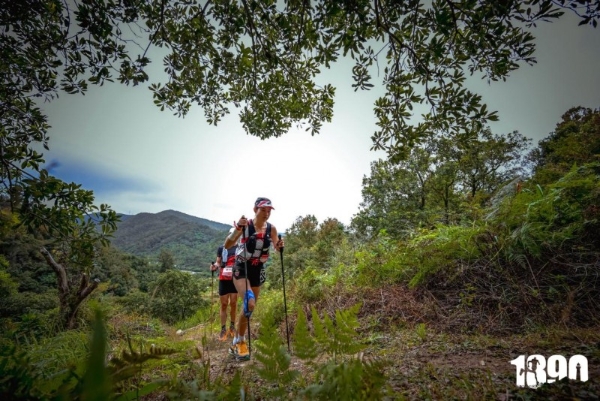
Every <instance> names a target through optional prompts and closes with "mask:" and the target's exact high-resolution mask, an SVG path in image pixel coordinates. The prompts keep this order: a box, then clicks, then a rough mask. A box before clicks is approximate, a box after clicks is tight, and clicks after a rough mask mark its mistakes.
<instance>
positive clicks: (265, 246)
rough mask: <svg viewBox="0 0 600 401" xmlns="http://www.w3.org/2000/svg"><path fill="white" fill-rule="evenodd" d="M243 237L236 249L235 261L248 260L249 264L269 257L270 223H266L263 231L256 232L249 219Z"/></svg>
mask: <svg viewBox="0 0 600 401" xmlns="http://www.w3.org/2000/svg"><path fill="white" fill-rule="evenodd" d="M245 230H246V232H245V235H244V236H245V238H244V236H242V238H241V239H240V242H239V244H238V247H237V250H236V252H235V253H236V262H237V263H244V262H245V261H248V262H250V265H251V266H256V265H260V264H263V263H265V262H266V261H267V259H269V248H270V247H271V223H267V229H266V230H265V233H264V234H263V233H257V232H256V229H255V228H254V222H253V221H252V220H250V221H249V222H248V225H247V226H246V228H245Z"/></svg>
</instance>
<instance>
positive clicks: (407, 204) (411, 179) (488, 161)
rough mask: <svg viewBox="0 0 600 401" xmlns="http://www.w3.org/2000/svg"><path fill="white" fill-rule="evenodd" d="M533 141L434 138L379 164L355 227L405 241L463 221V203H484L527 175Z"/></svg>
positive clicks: (514, 136) (480, 135)
mask: <svg viewBox="0 0 600 401" xmlns="http://www.w3.org/2000/svg"><path fill="white" fill-rule="evenodd" d="M529 143H530V140H529V139H527V138H525V137H524V136H522V135H521V134H519V133H518V132H513V133H510V134H508V135H506V136H501V135H494V134H492V132H491V130H490V129H489V128H487V129H484V130H483V131H480V132H475V133H473V132H469V133H468V134H461V135H453V136H450V137H446V136H444V135H437V134H432V135H428V136H427V137H426V138H425V139H424V141H423V143H422V144H421V145H419V146H416V147H414V148H413V149H411V151H410V152H409V155H408V157H407V158H405V159H404V160H399V161H394V159H395V158H394V157H390V158H389V159H388V160H385V161H384V160H378V161H376V162H373V163H372V164H371V175H370V176H369V177H365V178H363V189H362V196H363V202H362V203H361V205H360V210H359V212H358V213H357V214H356V215H355V216H354V217H353V219H352V227H353V228H354V230H355V231H356V232H358V233H363V234H365V235H366V236H367V237H371V236H373V235H375V234H377V233H378V232H379V231H380V230H382V229H385V230H386V231H387V232H388V234H389V235H391V236H392V237H396V238H397V237H402V236H404V235H406V233H407V232H410V231H411V230H413V229H414V228H417V227H422V226H426V227H427V226H431V225H433V224H435V223H436V222H441V223H444V224H454V223H456V222H458V221H460V220H461V216H460V213H462V211H461V206H460V205H461V202H463V201H464V200H465V199H467V200H469V199H470V200H471V201H472V199H473V197H474V195H475V194H476V193H481V194H482V199H485V198H486V196H489V195H490V194H491V193H493V192H494V191H495V190H496V189H498V187H499V186H500V185H501V184H503V183H504V182H505V181H506V180H508V179H511V178H513V176H514V175H515V174H517V173H518V172H520V171H522V167H521V163H520V161H521V159H522V158H523V156H524V155H525V151H526V150H527V147H528V145H529Z"/></svg>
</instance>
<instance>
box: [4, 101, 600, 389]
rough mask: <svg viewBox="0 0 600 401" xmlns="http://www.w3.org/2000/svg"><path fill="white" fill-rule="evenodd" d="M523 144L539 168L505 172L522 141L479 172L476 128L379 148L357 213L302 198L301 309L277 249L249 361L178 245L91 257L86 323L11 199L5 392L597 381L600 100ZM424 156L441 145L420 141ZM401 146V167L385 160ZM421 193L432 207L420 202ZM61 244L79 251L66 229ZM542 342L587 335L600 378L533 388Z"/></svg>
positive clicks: (576, 385)
mask: <svg viewBox="0 0 600 401" xmlns="http://www.w3.org/2000/svg"><path fill="white" fill-rule="evenodd" d="M513 138H517V136H513ZM471 143H473V144H474V146H483V145H485V147H487V148H488V149H492V148H494V146H499V147H505V146H516V147H520V146H521V145H522V144H523V143H522V142H520V141H516V142H513V143H512V145H507V143H506V142H503V141H502V140H501V138H500V137H495V136H492V135H489V133H484V134H482V135H481V136H479V139H478V140H475V141H471ZM519 143H521V145H519ZM582 143H583V144H585V146H582V145H581V144H582ZM438 144H441V145H443V146H446V145H444V144H443V143H442V142H438ZM520 149H521V151H520V152H516V153H515V154H514V157H515V158H516V157H519V158H522V159H524V160H529V162H530V163H531V170H530V173H527V171H525V170H520V171H517V170H514V171H513V173H511V174H508V175H507V176H502V175H501V173H502V172H503V171H506V170H507V169H506V168H505V167H506V166H507V165H510V162H511V161H512V160H513V159H509V160H505V161H504V162H502V163H500V165H499V168H497V169H488V170H487V171H488V173H487V174H484V175H480V176H478V177H475V176H474V175H473V174H468V172H473V171H474V170H473V169H472V166H473V163H482V164H481V165H480V166H479V169H478V170H479V171H483V170H485V166H490V163H492V162H494V158H493V157H492V156H490V155H491V154H488V155H487V157H486V158H485V159H482V160H479V161H477V160H475V159H474V155H475V154H477V155H481V154H482V152H481V151H478V152H476V153H473V152H472V151H470V149H469V147H468V146H466V145H465V148H460V147H455V148H454V151H453V152H449V151H448V150H450V148H444V149H442V148H439V149H438V151H437V152H435V153H429V156H427V157H429V159H421V161H423V160H428V163H420V164H419V163H413V164H402V163H399V162H392V161H386V162H384V161H378V162H375V163H374V164H373V171H372V174H371V176H370V177H366V178H365V180H364V185H363V199H364V202H363V204H362V205H361V208H360V210H359V212H358V213H357V215H356V216H355V218H354V219H353V222H352V225H351V226H350V227H345V226H344V225H343V224H341V223H340V222H339V221H337V220H336V219H334V218H330V219H326V220H325V221H322V222H319V221H318V220H317V219H316V218H315V217H314V216H310V215H309V216H300V217H298V219H297V220H296V222H295V223H294V224H293V225H292V227H290V229H289V230H287V236H286V248H285V252H284V254H283V256H284V260H283V265H284V270H285V275H286V276H285V278H286V290H287V298H286V301H287V302H286V304H287V312H288V314H287V318H286V315H285V310H284V306H283V302H282V297H283V288H282V283H283V280H282V276H281V269H280V266H281V263H282V261H281V259H280V256H279V255H273V260H272V262H271V264H270V267H269V268H268V269H267V272H268V280H267V283H266V284H265V286H264V287H263V290H262V291H261V300H260V302H259V307H258V309H257V311H256V313H255V315H254V317H253V319H252V331H253V333H254V335H255V336H256V337H254V338H253V340H252V350H253V351H252V352H253V358H252V360H251V361H250V362H246V363H238V362H234V361H232V360H231V359H229V358H228V357H227V355H226V354H227V350H226V344H223V343H219V342H218V341H216V339H215V335H216V326H217V321H218V319H217V315H216V309H217V306H216V304H215V301H216V297H215V296H214V292H215V283H214V281H211V279H210V278H208V277H205V278H201V277H198V276H192V275H189V274H188V273H184V272H181V271H178V270H176V269H174V263H173V259H172V257H173V256H175V255H176V254H175V253H173V254H169V253H161V254H159V263H158V264H156V263H150V262H149V260H147V259H146V258H142V257H138V256H134V255H130V254H125V253H122V252H120V251H117V250H116V249H114V248H112V247H104V248H98V253H97V254H96V257H95V263H94V266H93V268H92V269H90V270H89V273H88V274H89V275H90V276H89V277H92V278H97V279H98V284H97V287H96V289H95V291H93V293H92V294H91V295H90V297H89V300H87V301H86V302H83V303H82V304H81V306H80V308H79V313H78V314H77V315H76V316H77V319H76V320H75V323H76V326H75V328H73V329H71V330H65V326H64V323H63V322H64V320H62V318H61V316H62V314H61V311H62V308H63V306H62V304H61V302H62V301H60V300H61V298H60V296H57V295H59V294H57V291H56V279H55V278H53V275H54V273H53V272H52V270H51V269H49V266H48V259H47V258H46V259H45V258H44V257H42V255H40V252H39V246H40V245H43V244H44V242H45V241H47V240H44V239H43V238H38V237H35V236H32V235H31V234H30V233H27V232H26V230H24V227H23V226H20V225H19V224H18V216H16V215H14V214H11V213H10V212H8V211H7V210H4V211H3V213H2V215H1V217H2V219H1V220H0V221H1V222H2V225H1V226H0V228H1V230H0V233H2V243H1V244H0V245H1V246H0V251H1V252H2V253H1V255H2V258H1V259H0V261H1V262H2V270H0V294H1V295H2V300H3V302H2V306H1V307H0V324H1V325H2V336H1V337H0V351H1V356H0V362H1V363H0V369H1V371H0V373H1V375H0V377H2V380H0V395H1V396H2V399H59V398H60V399H89V397H90V394H102V396H99V397H98V398H97V399H103V400H105V399H106V400H108V399H147V400H153V399H165V398H166V399H173V400H178V399H215V400H216V399H255V400H259V399H336V400H355V399H363V400H372V399H477V400H479V399H489V400H506V399H534V400H535V399H539V400H546V399H556V400H562V399H573V398H576V399H595V398H594V396H595V395H597V394H598V393H599V392H600V381H599V379H600V369H598V366H600V364H599V362H600V347H599V346H598V344H600V335H599V334H598V333H599V330H598V328H599V327H600V305H599V302H600V301H599V300H600V285H599V283H600V280H599V278H600V236H599V235H598V233H599V232H600V207H599V205H600V162H599V161H598V156H599V155H600V112H599V111H594V110H589V109H583V108H575V109H571V110H569V111H568V112H567V113H565V115H564V116H563V120H562V121H561V122H560V123H559V124H557V126H556V129H555V131H554V132H553V133H551V134H550V135H549V136H548V137H547V138H545V139H544V140H543V141H541V142H540V144H539V145H538V147H536V148H535V149H533V150H532V151H529V152H528V153H525V150H526V148H525V147H522V148H520ZM584 151H585V152H584ZM586 152H587V153H586ZM498 154H506V152H505V151H502V152H499V153H498ZM432 155H434V156H432ZM417 156H418V157H419V158H423V157H425V155H424V154H422V153H419V152H418V150H417V151H416V152H415V157H417ZM382 163H388V164H389V166H390V167H393V169H381V168H380V166H381V165H382ZM492 164H493V163H492ZM494 165H495V164H494ZM419 166H420V167H419ZM469 166H471V167H469ZM418 168H423V169H425V168H426V170H427V172H428V174H429V175H428V180H427V181H424V182H420V183H419V182H418V181H415V182H413V184H414V185H409V184H410V180H411V179H414V177H418V176H419V175H421V176H423V174H422V171H419V170H417V169H418ZM423 171H424V170H423ZM515 174H521V175H519V176H516V178H515ZM527 174H529V175H527ZM494 177H496V178H494ZM498 177H501V178H498ZM392 182H395V184H394V185H391V183H392ZM467 182H470V183H472V184H473V183H475V184H477V183H479V184H477V185H466V183H467ZM448 183H452V185H448ZM482 183H484V184H485V185H484V184H482ZM419 185H420V186H419ZM415 188H416V189H418V191H416V190H415ZM473 188H475V191H474V192H473ZM440 189H443V190H440ZM413 201H416V203H414V204H415V205H417V207H415V208H410V207H409V206H410V202H413ZM390 202H391V203H390ZM390 205H393V207H390ZM398 210H405V211H406V213H397V211H398ZM409 212H410V213H409ZM149 217H150V216H149V215H145V214H142V215H141V216H140V218H139V219H138V220H139V221H138V222H136V221H135V217H131V218H129V219H127V220H126V222H128V221H133V223H134V224H133V225H132V227H138V228H141V227H144V228H143V230H148V229H149V228H151V227H161V224H164V226H163V227H166V226H168V224H169V223H168V221H170V219H172V218H173V217H177V218H178V219H179V217H180V214H179V213H177V212H172V211H167V212H163V213H159V214H157V215H156V216H154V217H158V218H157V219H150V218H149ZM179 220H181V219H179ZM191 220H193V219H191ZM187 223H189V224H194V223H193V221H189V222H187ZM391 223H394V224H391ZM179 224H181V225H183V224H184V223H183V222H181V221H180V222H179ZM143 230H142V231H143ZM204 230H205V232H210V231H208V230H213V229H212V228H206V229H204ZM165 238H181V237H177V235H176V234H173V236H169V235H166V236H165ZM199 244H200V242H198V245H199ZM46 246H48V245H46ZM51 256H52V258H53V259H52V260H54V261H55V262H56V263H62V264H67V263H73V261H72V260H70V259H68V254H61V250H60V248H57V247H54V248H52V252H51ZM59 271H60V270H59ZM84 277H85V276H84ZM59 301H60V302H59ZM286 325H289V327H286ZM288 328H289V332H290V335H291V338H290V349H289V350H288V348H287V344H286V340H287V339H286V336H287V333H288ZM178 329H179V330H181V332H180V333H182V334H183V335H182V336H179V335H177V334H175V331H176V330H178ZM90 330H91V332H92V333H93V339H92V340H91V343H90V342H88V336H87V333H89V332H90ZM290 351H291V352H290ZM532 354H539V355H542V356H545V357H546V358H548V357H549V356H551V355H564V356H565V357H566V358H569V357H570V356H572V355H583V356H584V357H585V358H587V361H588V367H587V368H586V369H587V373H588V374H589V380H587V381H585V382H584V381H582V380H578V379H576V380H567V379H566V378H565V379H564V380H561V381H560V382H555V383H547V384H544V385H543V386H542V387H540V388H537V389H534V388H527V387H525V388H519V387H517V386H516V384H515V383H516V379H517V376H518V374H519V371H518V369H516V367H515V365H513V364H511V362H512V361H515V360H518V358H519V357H520V355H532ZM103 361H108V363H107V364H106V365H105V364H104V363H103ZM515 363H516V362H515ZM536 378H537V376H536ZM579 378H581V377H579ZM528 380H529V379H528ZM530 387H534V385H533V384H531V385H530Z"/></svg>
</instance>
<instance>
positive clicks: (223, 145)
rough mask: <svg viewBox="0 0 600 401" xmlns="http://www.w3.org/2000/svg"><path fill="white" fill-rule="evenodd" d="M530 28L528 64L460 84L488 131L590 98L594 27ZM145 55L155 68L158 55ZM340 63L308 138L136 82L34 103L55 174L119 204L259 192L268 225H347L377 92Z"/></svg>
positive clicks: (555, 115)
mask: <svg viewBox="0 0 600 401" xmlns="http://www.w3.org/2000/svg"><path fill="white" fill-rule="evenodd" d="M533 34H534V35H535V36H536V37H537V38H538V40H537V41H536V43H537V51H536V54H535V55H536V57H537V59H538V64H536V65H534V66H533V67H530V66H527V65H523V66H522V67H521V68H520V69H519V70H518V71H516V72H514V73H512V74H511V76H510V77H509V78H508V80H507V81H506V82H494V83H492V84H491V85H487V83H485V82H483V81H482V80H480V79H479V77H474V78H472V79H470V80H469V83H468V87H469V88H470V89H472V90H475V91H477V92H478V93H480V94H482V96H483V100H484V101H485V102H487V104H488V108H489V109H491V110H497V111H498V112H499V116H500V119H501V120H500V122H498V123H493V124H492V125H491V128H492V131H493V132H494V133H497V134H500V133H507V132H511V131H513V130H518V131H519V132H521V133H522V134H524V135H526V136H528V137H530V138H532V139H533V140H534V143H537V141H538V140H539V139H542V138H544V137H545V136H547V135H548V134H549V133H550V132H551V131H552V130H553V129H554V127H555V125H556V123H557V122H558V121H559V120H560V117H561V115H562V114H563V113H564V112H565V111H566V110H567V109H569V108H570V107H573V106H579V105H581V106H585V107H591V108H596V107H600V90H599V89H600V74H599V73H598V71H599V70H600V52H599V51H598V50H599V49H600V30H598V29H595V30H594V29H593V28H591V27H589V26H582V27H578V26H577V20H576V19H575V18H573V17H572V16H570V15H567V18H562V19H561V20H559V21H557V22H555V23H552V24H547V23H546V24H541V25H540V26H539V27H538V28H537V29H534V30H533ZM153 61H154V63H153V64H154V65H153V67H152V69H153V70H154V71H160V70H161V69H162V65H161V62H160V59H156V60H153ZM351 68H352V64H351V63H345V62H341V63H338V64H337V65H335V66H334V67H333V68H332V69H331V70H329V71H324V73H323V77H322V78H323V80H324V81H329V82H331V83H332V84H333V85H334V86H336V87H337V91H336V104H335V108H334V117H333V121H332V122H331V123H325V124H324V125H323V128H322V130H321V134H320V135H318V136H315V137H311V136H310V134H309V133H307V132H304V131H303V130H294V129H292V130H290V132H289V133H288V134H286V135H284V136H283V137H281V138H275V139H269V140H265V141H262V140H260V139H258V138H254V137H251V136H248V135H246V134H245V132H244V131H243V129H242V126H241V124H240V123H239V121H238V119H237V114H236V110H235V109H233V110H232V114H231V115H229V116H228V117H226V118H225V119H224V121H223V122H222V123H220V124H219V125H218V126H217V127H215V126H210V125H208V124H207V123H206V122H205V120H204V115H203V110H202V109H200V108H199V107H193V108H192V111H191V112H190V113H189V115H188V116H187V117H185V118H184V119H181V118H178V117H175V116H173V115H172V114H171V113H170V112H168V111H163V112H161V111H160V110H159V109H158V108H157V107H156V106H154V104H153V103H152V95H151V92H150V91H149V90H148V89H147V85H144V86H140V87H126V86H123V85H119V84H108V85H105V86H104V87H101V88H96V87H91V88H90V90H89V91H88V93H87V94H86V95H85V96H80V95H77V96H76V95H67V94H62V95H61V96H60V98H59V99H57V100H55V101H53V102H51V103H47V104H43V105H42V108H43V109H44V110H45V112H46V113H47V114H48V117H49V123H50V125H51V126H52V128H51V129H50V131H49V135H50V143H49V144H50V151H49V152H46V160H47V161H48V162H50V161H53V162H58V164H59V165H58V166H56V167H54V168H53V170H52V172H53V173H54V174H55V175H56V176H58V177H59V178H61V179H63V180H67V181H75V182H78V183H82V184H83V187H84V188H86V189H91V190H93V191H94V193H95V195H96V200H97V202H98V203H108V204H109V205H111V206H112V208H113V209H114V210H116V211H117V212H120V213H126V214H137V213H141V212H150V213H157V212H160V211H162V210H166V209H174V210H178V211H181V212H184V213H188V214H191V215H194V216H198V217H203V218H207V219H210V220H214V221H218V222H222V223H226V224H229V223H231V222H232V221H233V220H234V219H236V218H238V217H239V216H240V215H242V214H245V215H246V216H250V215H252V205H253V202H254V199H255V198H256V197H258V196H266V197H270V198H271V200H272V201H273V203H274V205H275V211H274V212H273V214H272V215H271V221H272V222H273V224H275V225H276V226H277V227H278V229H279V230H284V229H286V228H288V227H289V226H290V225H291V224H292V223H293V221H294V220H295V219H296V218H297V217H298V216H304V215H307V214H314V215H315V216H316V217H317V218H318V219H319V221H323V220H324V219H325V218H327V217H335V218H337V219H339V220H340V221H342V222H343V223H345V224H348V223H349V222H350V219H351V217H352V215H354V214H355V213H356V212H357V211H358V207H359V203H360V202H361V199H362V197H361V184H362V178H363V176H364V175H368V174H369V172H370V163H371V162H372V161H374V160H377V159H378V158H384V157H385V154H384V153H382V152H372V151H370V150H369V149H370V147H371V145H372V143H371V139H370V138H371V135H372V134H373V132H374V131H375V130H376V125H375V117H374V115H373V102H374V100H375V99H376V98H377V97H378V96H379V93H378V92H377V88H375V90H372V91H370V92H354V91H353V89H352V88H351V84H352V82H351ZM150 77H151V81H152V70H151V74H150ZM374 80H375V81H377V77H374ZM152 82H154V81H152ZM257 169H258V171H256V170H257Z"/></svg>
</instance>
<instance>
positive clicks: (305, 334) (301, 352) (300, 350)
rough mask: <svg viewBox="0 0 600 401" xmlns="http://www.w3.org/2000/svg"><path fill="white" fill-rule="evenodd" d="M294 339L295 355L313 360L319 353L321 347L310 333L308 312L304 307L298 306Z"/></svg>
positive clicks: (304, 359) (305, 359)
mask: <svg viewBox="0 0 600 401" xmlns="http://www.w3.org/2000/svg"><path fill="white" fill-rule="evenodd" d="M293 341H294V355H296V356H297V357H298V358H300V359H302V360H303V361H313V360H314V359H315V358H316V357H317V356H318V355H319V348H318V346H317V344H316V343H315V341H314V339H313V337H312V336H311V334H310V330H309V328H308V321H307V320H306V314H305V313H304V310H303V309H302V307H299V308H298V315H297V318H296V326H295V327H294V335H293Z"/></svg>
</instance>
